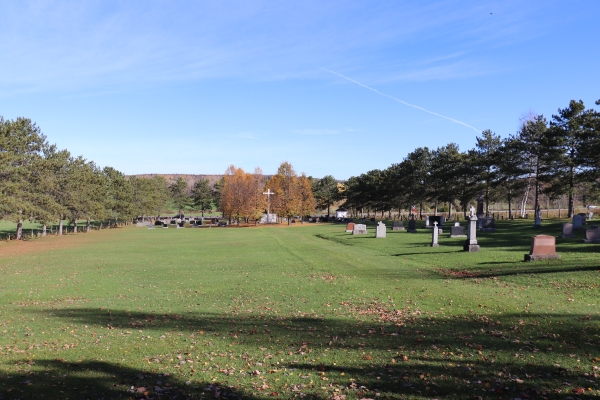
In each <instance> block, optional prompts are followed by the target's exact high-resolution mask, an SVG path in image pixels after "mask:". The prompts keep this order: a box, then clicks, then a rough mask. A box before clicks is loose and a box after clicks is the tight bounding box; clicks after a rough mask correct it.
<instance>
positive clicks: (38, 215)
mask: <svg viewBox="0 0 600 400" xmlns="http://www.w3.org/2000/svg"><path fill="white" fill-rule="evenodd" d="M311 182H312V181H311V179H309V178H307V177H306V176H305V175H304V174H302V175H300V176H298V175H297V174H296V172H295V171H294V169H293V167H292V165H291V164H290V163H288V162H283V163H282V164H281V166H280V167H279V169H278V172H277V174H276V175H274V176H272V177H270V178H269V179H267V178H266V177H265V176H263V174H262V171H260V169H257V170H256V171H254V173H253V174H250V173H246V172H244V171H243V170H242V169H241V168H235V167H234V166H231V167H229V168H228V169H227V172H226V175H225V176H224V177H223V178H222V179H221V180H220V181H218V182H217V183H216V184H215V185H213V186H212V187H211V185H210V184H209V181H208V180H207V179H201V180H199V181H197V182H195V183H194V185H193V187H192V188H191V189H190V188H188V184H187V182H186V181H185V180H184V179H182V178H178V179H177V180H176V181H175V182H173V183H171V184H169V183H168V182H167V180H166V179H165V178H164V177H163V176H160V175H154V176H151V177H137V176H126V175H125V174H123V173H122V172H120V171H118V170H116V169H115V168H112V167H104V168H100V167H99V166H97V165H96V164H95V163H94V162H93V161H89V160H86V159H85V158H83V157H82V156H73V155H72V154H71V153H70V152H69V151H68V150H60V149H58V148H57V146H56V145H53V144H50V143H49V142H48V140H47V138H46V136H45V135H44V134H43V133H42V132H41V129H40V128H39V127H38V126H37V125H36V124H35V123H33V122H32V121H31V120H30V119H28V118H17V119H15V120H5V119H4V118H3V117H0V215H1V216H2V219H4V220H9V221H13V222H16V223H17V233H16V238H17V239H18V240H20V239H22V238H23V222H24V221H25V220H29V221H32V222H37V223H40V224H41V225H42V229H41V234H42V236H46V234H47V233H46V232H47V228H48V227H53V226H54V225H57V234H58V235H62V234H63V229H64V226H63V224H64V221H67V222H70V223H71V224H72V225H73V231H74V232H75V233H76V232H77V229H78V224H77V221H80V220H85V221H87V224H86V225H85V228H84V229H85V231H89V230H90V229H91V227H92V223H93V221H96V222H97V223H98V227H99V228H100V229H101V228H102V226H103V223H106V224H108V225H110V224H116V223H117V222H125V221H132V220H133V219H135V218H138V217H142V218H145V217H146V216H154V217H158V216H160V214H161V213H165V212H166V211H168V209H169V207H170V206H171V207H175V208H176V209H177V210H178V211H179V213H180V214H182V213H183V211H185V210H189V209H190V208H192V209H196V210H202V215H204V211H205V210H213V209H217V210H219V211H221V212H222V213H223V215H224V216H226V217H228V218H230V219H232V218H233V219H238V220H240V219H241V220H245V221H246V222H248V221H249V220H251V219H252V220H257V219H259V218H260V217H261V216H262V214H263V213H264V212H265V211H266V209H267V197H266V196H265V195H263V191H264V190H266V189H265V188H267V187H268V188H270V190H271V191H273V192H274V195H273V196H272V197H271V204H270V206H271V210H272V212H273V213H276V214H277V215H278V216H280V217H284V218H291V217H293V216H296V215H303V216H304V215H309V214H310V213H312V212H313V211H314V209H315V206H316V202H315V198H314V196H313V193H312V186H311V185H312V183H311Z"/></svg>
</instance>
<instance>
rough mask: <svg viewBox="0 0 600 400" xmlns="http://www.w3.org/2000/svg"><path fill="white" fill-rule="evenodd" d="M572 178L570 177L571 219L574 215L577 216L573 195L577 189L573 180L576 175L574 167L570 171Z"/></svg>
mask: <svg viewBox="0 0 600 400" xmlns="http://www.w3.org/2000/svg"><path fill="white" fill-rule="evenodd" d="M569 173H570V176H569V211H568V215H567V216H568V217H569V218H573V215H575V210H574V209H573V206H574V204H573V193H574V191H575V190H574V189H575V180H574V179H573V175H574V173H575V172H574V170H573V166H571V168H570V170H569Z"/></svg>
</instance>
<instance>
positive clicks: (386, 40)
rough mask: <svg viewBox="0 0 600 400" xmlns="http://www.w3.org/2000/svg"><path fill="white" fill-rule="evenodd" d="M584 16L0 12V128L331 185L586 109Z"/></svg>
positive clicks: (116, 153) (168, 5) (274, 10)
mask: <svg viewBox="0 0 600 400" xmlns="http://www.w3.org/2000/svg"><path fill="white" fill-rule="evenodd" d="M599 15H600V2H598V1H596V0H589V1H578V0H572V1H551V0H544V1H526V2H523V1H512V0H504V1H430V2H427V1H400V0H396V1H375V0H374V1H335V0H334V1H326V2H324V1H300V2H289V1H248V0H246V1H146V0H145V1H107V0H102V1H84V2H76V1H62V2H61V1H59V2H55V1H30V2H28V1H14V2H10V1H5V2H2V3H1V4H0V27H1V29H0V115H2V116H3V117H4V118H5V119H14V118H16V117H19V116H24V117H28V118H31V119H32V120H33V121H35V122H36V123H37V124H38V125H39V126H40V127H41V129H42V131H43V132H44V133H45V134H46V135H47V136H48V139H49V141H50V142H52V143H56V144H57V145H58V147H59V148H66V149H68V150H70V151H71V152H72V153H73V154H74V155H83V156H84V157H85V158H87V159H89V160H93V161H95V162H96V163H97V164H98V165H100V166H106V165H109V166H112V167H115V168H117V169H119V170H120V171H122V172H124V173H126V174H135V173H196V174H220V173H223V172H224V171H225V169H226V168H227V167H228V166H229V165H230V164H234V165H235V166H237V167H242V168H244V169H245V170H250V171H252V170H254V168H255V167H257V166H258V167H261V168H262V169H263V171H264V172H265V173H274V172H275V171H276V170H277V167H278V165H279V164H280V163H281V161H284V160H287V161H289V162H291V163H292V165H294V167H295V169H296V170H297V172H305V173H306V174H307V175H312V176H315V177H322V176H324V175H327V174H331V175H333V176H335V177H336V178H338V179H347V178H349V177H350V176H352V175H358V174H361V173H363V172H366V171H368V170H371V169H375V168H380V169H383V168H386V167H388V166H389V165H391V164H392V163H397V162H400V161H402V159H403V158H404V157H405V156H406V154H408V153H409V152H410V151H412V150H414V149H415V148H416V147H419V146H427V147H429V148H437V147H439V146H444V145H446V144H448V143H450V142H454V143H457V144H458V145H459V146H460V148H461V149H462V150H468V149H470V148H472V147H473V146H474V143H475V137H476V136H477V135H478V134H479V133H480V132H481V131H482V130H484V129H491V130H492V131H494V132H496V133H497V134H499V135H501V136H502V137H506V136H508V135H509V134H514V133H516V131H517V130H518V127H519V120H520V118H522V116H523V115H525V114H528V113H529V112H530V111H532V112H535V113H538V114H544V115H545V116H547V117H548V118H549V117H550V116H551V115H552V114H553V113H556V111H557V109H558V108H559V107H560V108H564V107H566V106H567V105H568V103H569V101H570V100H571V99H576V100H579V99H581V100H583V101H584V102H585V103H586V105H587V106H588V107H595V105H594V104H593V103H594V101H595V100H597V99H600V28H599V27H598V22H597V21H598V20H597V18H598V16H599ZM363 85H364V86H363ZM369 88H370V89H373V90H370V89H369ZM410 105H414V106H418V107H420V108H421V109H419V108H415V107H412V106H410ZM425 110H426V111H425ZM427 111H429V112H427ZM432 113H435V114H432ZM436 114H437V115H436Z"/></svg>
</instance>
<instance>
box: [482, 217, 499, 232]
mask: <svg viewBox="0 0 600 400" xmlns="http://www.w3.org/2000/svg"><path fill="white" fill-rule="evenodd" d="M482 220H483V223H482V224H481V231H482V232H496V220H495V219H494V218H491V217H483V218H482Z"/></svg>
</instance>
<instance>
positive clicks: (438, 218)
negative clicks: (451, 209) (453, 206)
mask: <svg viewBox="0 0 600 400" xmlns="http://www.w3.org/2000/svg"><path fill="white" fill-rule="evenodd" d="M436 222H437V227H438V228H440V229H441V228H443V227H444V217H442V216H441V215H434V216H431V217H429V224H430V227H431V228H433V226H434V225H436Z"/></svg>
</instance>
